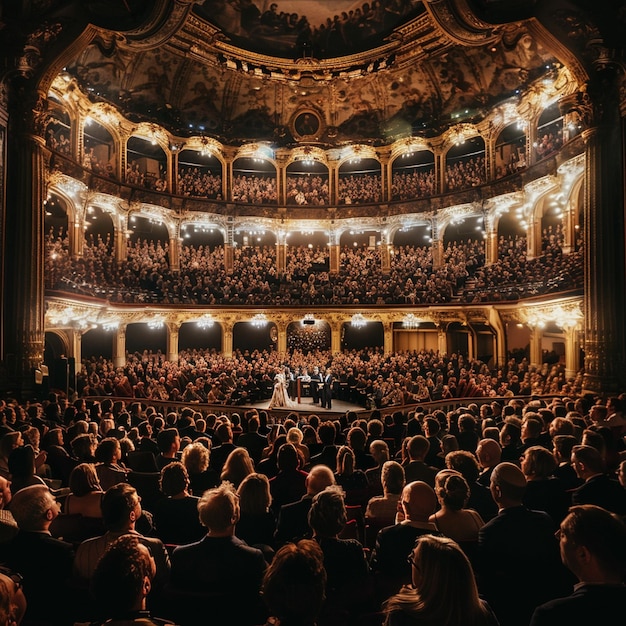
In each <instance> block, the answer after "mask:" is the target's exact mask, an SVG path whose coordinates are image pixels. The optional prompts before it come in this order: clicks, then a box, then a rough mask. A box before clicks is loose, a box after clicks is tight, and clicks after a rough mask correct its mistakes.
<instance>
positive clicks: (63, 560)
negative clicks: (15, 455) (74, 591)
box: [0, 485, 74, 624]
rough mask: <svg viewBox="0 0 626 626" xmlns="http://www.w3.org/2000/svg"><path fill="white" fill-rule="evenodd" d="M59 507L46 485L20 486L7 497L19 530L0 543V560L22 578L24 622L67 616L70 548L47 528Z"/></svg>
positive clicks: (63, 619)
mask: <svg viewBox="0 0 626 626" xmlns="http://www.w3.org/2000/svg"><path fill="white" fill-rule="evenodd" d="M59 511H60V506H59V504H58V502H57V501H56V500H55V498H54V496H53V495H52V494H51V493H50V490H49V489H48V487H47V486H46V485H32V486H30V487H25V488H24V489H20V490H19V491H18V492H17V493H16V494H15V495H14V496H13V499H12V500H11V512H12V513H13V517H14V518H15V521H16V522H17V525H18V528H19V532H18V533H17V535H16V536H15V537H14V538H13V539H12V540H11V541H9V542H7V543H4V544H2V545H1V546H0V562H1V563H2V564H3V565H5V566H7V567H8V568H10V569H11V570H13V571H15V572H19V573H20V574H21V575H22V576H23V578H24V595H25V596H26V599H27V600H28V608H27V611H26V621H28V622H30V621H31V620H32V621H33V622H40V621H41V622H45V623H46V624H57V623H58V624H65V623H67V622H68V620H70V615H69V610H68V606H69V605H68V600H69V593H68V582H69V580H70V578H71V575H72V563H73V560H74V549H73V547H72V545H71V544H69V543H66V542H65V541H61V540H59V539H55V538H54V537H52V536H51V535H50V530H49V529H50V524H51V523H52V521H53V520H54V519H55V518H56V517H57V515H58V514H59ZM70 621H72V622H73V621H74V620H70Z"/></svg>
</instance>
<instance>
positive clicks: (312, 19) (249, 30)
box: [195, 0, 424, 59]
mask: <svg viewBox="0 0 626 626" xmlns="http://www.w3.org/2000/svg"><path fill="white" fill-rule="evenodd" d="M195 11H196V13H197V14H198V15H199V16H200V17H202V18H203V19H205V20H207V21H208V22H211V23H212V24H214V25H216V26H218V27H219V28H220V29H222V31H223V32H224V34H225V35H226V36H227V37H228V38H229V40H230V41H231V42H232V43H233V44H234V45H237V46H240V47H243V48H245V49H247V50H251V51H254V52H259V53H262V54H269V55H272V56H282V57H288V58H298V57H306V56H312V57H314V58H318V59H324V58H330V57H337V56H342V55H345V54H351V53H353V52H359V51H361V50H367V49H370V48H373V47H377V46H379V45H380V44H381V43H382V42H383V40H384V38H385V37H387V36H389V35H390V34H391V32H392V31H393V29H394V28H397V27H398V26H400V25H401V24H403V23H405V22H407V21H408V20H409V19H412V18H414V17H416V16H417V15H420V14H421V13H423V12H424V6H423V3H422V2H421V0H371V1H370V2H363V1H362V0H297V1H295V2H294V1H293V0H205V1H204V2H202V3H201V4H200V5H198V6H197V7H196V8H195Z"/></svg>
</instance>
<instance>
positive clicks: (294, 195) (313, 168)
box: [287, 159, 330, 206]
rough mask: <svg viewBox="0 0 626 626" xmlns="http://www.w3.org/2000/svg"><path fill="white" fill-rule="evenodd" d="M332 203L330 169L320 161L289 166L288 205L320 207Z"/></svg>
mask: <svg viewBox="0 0 626 626" xmlns="http://www.w3.org/2000/svg"><path fill="white" fill-rule="evenodd" d="M329 202H330V193H329V187H328V168H327V167H326V165H324V163H321V162H320V161H314V160H312V159H306V160H302V161H294V162H292V163H290V164H289V165H288V166H287V204H288V205H291V206H320V205H326V204H328V203H329Z"/></svg>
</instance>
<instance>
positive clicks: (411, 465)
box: [403, 435, 439, 488]
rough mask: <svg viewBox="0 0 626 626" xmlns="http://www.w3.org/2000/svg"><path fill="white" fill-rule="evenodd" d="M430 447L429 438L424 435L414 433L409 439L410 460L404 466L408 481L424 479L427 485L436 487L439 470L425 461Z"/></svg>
mask: <svg viewBox="0 0 626 626" xmlns="http://www.w3.org/2000/svg"><path fill="white" fill-rule="evenodd" d="M429 448H430V443H428V439H426V437H424V435H414V436H413V437H411V439H409V442H408V444H407V452H408V453H409V462H408V463H406V464H404V466H403V467H404V475H405V476H406V482H407V483H410V482H413V481H415V480H422V481H424V482H425V483H426V484H427V485H430V486H431V487H433V488H434V487H435V476H436V475H437V472H438V471H439V470H438V469H437V468H436V467H431V466H430V465H427V464H426V462H425V461H424V459H425V458H426V455H427V454H428V450H429Z"/></svg>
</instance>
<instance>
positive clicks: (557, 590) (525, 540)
mask: <svg viewBox="0 0 626 626" xmlns="http://www.w3.org/2000/svg"><path fill="white" fill-rule="evenodd" d="M490 489H491V494H492V496H493V499H494V500H495V501H496V504H497V505H498V511H499V512H498V515H497V516H496V517H494V518H493V519H492V520H490V521H489V522H487V523H486V524H485V525H484V526H483V527H482V528H481V529H480V531H479V534H478V561H477V562H478V564H479V566H478V572H477V574H478V585H479V591H480V592H481V593H482V594H483V595H484V596H485V599H486V600H487V602H488V603H489V605H490V606H491V608H492V609H493V610H494V612H495V614H496V616H497V617H498V620H499V621H500V624H501V625H502V626H526V625H527V624H528V622H529V620H530V617H531V615H532V613H533V611H534V609H535V607H536V606H537V605H539V604H542V603H543V602H547V601H548V600H552V599H554V598H558V597H560V596H563V595H566V594H567V593H569V591H570V589H571V585H572V583H573V580H572V579H571V575H569V573H568V572H567V570H566V569H565V567H564V566H563V564H562V563H561V559H560V557H559V548H558V543H557V540H556V538H555V536H554V532H555V530H556V527H555V524H554V522H553V521H552V518H551V517H550V516H549V515H548V514H547V513H545V512H543V511H531V510H529V509H527V508H526V507H525V506H524V505H523V504H522V501H523V498H524V493H525V491H526V478H525V477H524V474H523V473H522V470H521V469H520V468H519V467H517V465H514V464H513V463H500V464H499V465H498V466H496V468H495V469H494V470H493V473H492V474H491V484H490Z"/></svg>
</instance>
